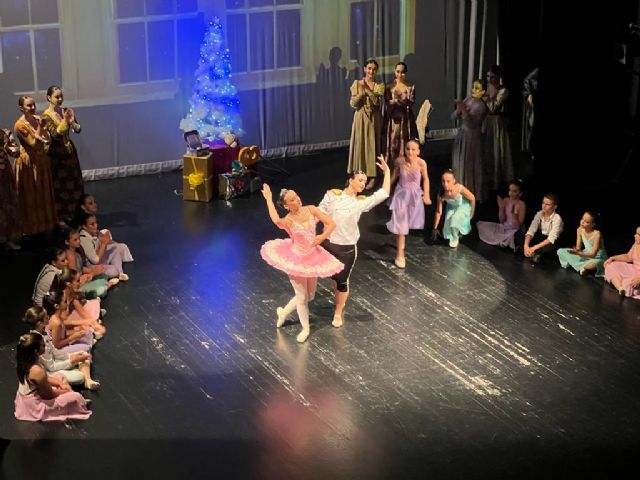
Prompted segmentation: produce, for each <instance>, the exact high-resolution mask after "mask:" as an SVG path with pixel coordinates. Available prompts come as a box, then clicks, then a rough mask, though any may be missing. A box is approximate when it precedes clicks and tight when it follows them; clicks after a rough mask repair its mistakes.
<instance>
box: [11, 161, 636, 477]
mask: <svg viewBox="0 0 640 480" xmlns="http://www.w3.org/2000/svg"><path fill="white" fill-rule="evenodd" d="M319 159H321V160H322V161H319ZM296 162H297V163H293V162H290V163H288V162H285V164H284V165H285V167H287V168H288V169H289V170H290V173H291V175H290V177H289V178H288V179H287V180H286V181H285V182H284V183H283V182H279V183H278V182H276V184H275V185H274V187H276V188H280V186H282V185H285V184H286V186H287V187H290V188H294V189H296V190H297V191H298V193H299V194H300V195H301V197H302V199H303V201H304V202H308V203H318V202H319V201H320V199H321V198H322V195H323V193H324V191H325V190H326V189H328V188H333V187H340V186H341V185H342V184H343V182H344V177H345V175H344V174H343V170H344V164H345V163H346V156H345V154H344V153H343V152H338V154H335V155H326V156H325V157H320V156H312V157H308V158H303V159H299V160H297V161H296ZM435 168H436V170H437V165H436V167H435ZM434 173H436V174H435V175H434ZM431 181H432V185H433V187H432V189H433V190H434V191H435V188H436V185H437V183H438V177H437V172H434V171H432V172H431ZM180 183H181V172H173V173H169V174H162V175H155V176H141V177H132V178H126V179H118V180H109V181H101V182H94V183H89V184H87V190H88V191H89V192H90V193H92V194H94V195H95V196H96V199H97V202H98V205H99V209H100V210H99V212H100V213H99V217H98V218H99V222H100V224H101V226H103V227H108V228H110V229H111V230H112V231H113V233H114V237H115V238H116V240H121V241H125V242H126V243H128V244H129V246H130V247H131V250H132V252H133V255H134V257H135V262H134V263H133V264H128V265H127V266H126V267H125V270H126V271H127V273H129V275H130V277H131V280H130V281H129V282H127V283H126V284H125V283H121V284H120V285H118V286H117V287H115V288H114V289H113V291H112V292H111V293H110V294H109V296H108V298H107V299H105V301H104V306H105V307H106V308H107V309H108V311H109V313H108V315H107V317H106V319H105V323H106V325H107V327H108V332H107V335H106V336H105V339H104V340H102V341H101V342H100V343H99V344H98V345H97V347H96V349H95V364H94V372H95V378H97V379H99V380H100V381H101V383H102V389H101V390H100V391H99V392H96V393H93V392H85V395H86V396H88V397H90V398H92V399H93V404H92V407H91V408H92V410H93V412H94V413H93V416H92V417H91V419H90V420H88V421H84V422H79V421H69V422H66V423H59V422H54V423H51V424H31V423H25V422H18V421H16V420H15V419H14V418H13V398H14V395H15V390H16V384H17V382H16V377H15V369H14V366H13V365H14V363H13V362H14V355H15V353H14V352H15V351H14V345H15V342H16V340H17V337H18V335H19V334H20V333H22V332H23V331H24V328H23V326H22V325H21V324H20V322H19V318H20V315H21V313H22V311H23V310H24V309H25V307H26V306H28V304H29V297H30V294H31V290H32V286H33V281H34V279H35V277H36V275H37V272H38V270H39V269H40V267H41V265H42V257H41V255H39V254H37V253H34V252H33V251H31V252H29V251H27V252H24V253H21V254H19V255H13V254H12V255H8V254H4V255H3V256H2V257H1V258H2V262H3V264H4V265H3V273H4V274H3V275H2V277H3V278H2V280H1V283H0V287H1V289H2V294H1V297H0V298H1V299H2V306H3V320H2V324H1V325H0V340H1V341H0V359H1V361H2V363H3V365H4V368H2V370H1V371H0V398H2V401H1V402H0V406H1V407H0V437H1V438H3V439H6V441H5V442H4V445H3V446H0V450H1V449H2V448H3V447H4V448H5V451H4V456H3V462H2V469H3V474H4V476H5V478H16V479H18V478H21V479H26V478H34V477H33V475H39V478H63V477H64V478H72V477H71V476H70V475H73V474H77V473H83V474H84V475H87V476H88V477H89V478H92V479H95V478H138V479H140V478H154V477H155V478H174V477H176V476H178V477H181V478H185V479H188V478H230V477H231V476H232V475H233V476H234V477H236V478H248V477H250V478H274V479H275V478H278V479H282V478H305V479H306V478H418V477H423V478H488V477H494V478H551V477H564V478H571V477H572V476H573V475H577V474H579V473H580V474H582V475H583V476H585V475H586V476H590V474H594V475H601V477H602V478H604V477H608V478H612V474H613V476H615V474H616V473H618V472H621V471H622V469H623V468H624V467H626V466H631V465H635V460H636V452H637V449H638V446H639V444H640V442H639V434H640V409H639V408H638V406H639V400H640V388H639V387H640V369H639V368H638V365H640V302H637V301H633V300H629V299H627V300H620V299H619V298H618V296H617V295H616V292H615V291H614V290H613V289H612V288H611V287H609V286H606V285H603V282H602V280H600V279H595V278H593V277H591V278H581V277H580V276H579V275H577V274H576V273H575V272H570V271H565V270H562V269H560V268H559V266H558V265H556V264H553V265H552V264H544V265H538V266H533V265H532V264H530V263H529V262H527V261H525V260H524V259H522V258H518V257H514V255H513V254H511V253H508V252H505V251H502V250H500V249H496V248H491V247H488V246H486V245H483V244H480V243H479V242H478V241H477V239H476V238H475V236H473V235H471V236H469V237H468V238H465V239H463V241H462V243H461V245H460V247H459V248H458V249H457V250H452V249H450V248H449V247H448V246H447V245H446V244H436V245H433V244H430V243H429V242H425V241H424V239H423V236H422V232H416V234H415V235H411V236H410V237H409V238H408V242H407V268H406V269H405V270H400V269H398V268H396V267H395V266H394V265H393V258H394V255H395V247H394V238H393V236H392V235H390V234H388V233H387V231H386V228H385V226H384V223H385V222H386V221H387V219H388V210H387V209H386V207H385V206H380V207H378V208H377V209H376V210H375V211H373V212H372V213H369V214H365V215H364V216H363V218H362V222H361V231H362V238H361V241H360V244H359V255H358V261H357V263H356V267H355V269H354V272H353V275H352V277H351V294H350V297H349V301H348V304H347V309H346V315H345V325H344V327H343V328H340V329H335V328H333V327H332V326H331V323H330V321H331V317H332V295H331V293H330V285H329V282H328V281H320V283H319V290H318V295H317V296H316V300H315V301H314V302H313V303H312V305H311V336H310V338H309V340H308V342H307V343H305V344H303V345H299V344H297V343H296V339H295V337H296V335H297V333H298V331H299V324H298V323H294V322H288V323H287V324H285V326H284V327H283V328H281V329H276V328H275V319H276V316H275V310H276V307H277V306H281V305H283V304H284V303H286V301H288V300H289V298H290V297H291V296H292V288H291V286H290V284H289V282H288V281H287V279H286V277H285V276H284V275H283V274H281V273H280V272H278V271H276V270H274V269H273V268H271V267H269V266H268V265H267V264H266V263H265V262H264V261H262V259H261V258H260V254H259V250H260V246H261V244H262V243H263V242H265V241H266V240H268V239H271V238H275V237H279V236H280V237H281V236H283V232H280V231H278V230H277V229H276V228H275V227H274V226H273V224H272V223H271V222H270V220H269V218H268V216H267V211H266V207H265V205H264V200H263V198H262V196H261V194H259V193H255V194H253V195H252V196H250V197H245V198H238V199H234V200H232V201H230V202H224V201H222V200H215V201H213V202H211V203H197V202H183V200H182V199H181V197H179V196H177V195H176V194H175V193H174V189H176V188H178V189H179V188H180ZM572 228H573V227H572ZM625 238H626V236H625ZM631 241H632V238H631V235H629V238H628V241H625V244H626V245H629V244H630V243H631ZM627 248H628V246H627ZM615 253H617V252H615ZM292 318H296V316H295V314H294V315H292ZM632 462H633V463H632ZM56 472H60V474H57V473H56Z"/></svg>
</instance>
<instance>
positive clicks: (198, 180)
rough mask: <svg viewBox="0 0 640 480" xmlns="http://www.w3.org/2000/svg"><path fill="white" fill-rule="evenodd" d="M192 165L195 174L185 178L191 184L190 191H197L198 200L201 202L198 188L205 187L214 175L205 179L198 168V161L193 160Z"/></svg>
mask: <svg viewBox="0 0 640 480" xmlns="http://www.w3.org/2000/svg"><path fill="white" fill-rule="evenodd" d="M191 165H192V166H193V172H192V173H190V174H189V175H185V176H183V178H184V179H185V180H186V181H187V182H189V189H190V190H193V191H195V196H196V200H200V194H199V193H198V187H199V186H200V185H203V184H204V182H205V180H211V178H212V177H213V175H209V176H208V177H205V176H204V173H203V172H199V171H198V167H196V161H195V160H194V159H193V158H191Z"/></svg>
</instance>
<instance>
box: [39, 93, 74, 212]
mask: <svg viewBox="0 0 640 480" xmlns="http://www.w3.org/2000/svg"><path fill="white" fill-rule="evenodd" d="M47 100H48V101H49V108H47V109H46V110H45V111H44V112H43V114H42V115H43V116H47V117H48V118H49V120H50V121H49V123H48V124H47V130H48V131H49V134H50V136H51V145H50V147H49V157H50V158H51V175H52V177H53V192H54V194H55V199H56V209H57V212H58V216H59V217H60V218H61V219H67V220H68V219H71V218H73V215H74V214H75V211H76V208H77V207H78V204H79V203H80V201H81V200H82V196H83V194H84V184H83V183H82V170H80V162H79V161H78V153H77V151H76V147H75V145H74V144H73V142H72V141H71V138H69V133H70V131H72V130H73V131H74V132H75V133H80V130H81V127H80V124H79V123H78V122H77V121H76V117H75V114H74V112H73V110H71V109H70V108H63V107H62V102H63V101H64V97H63V94H62V89H61V88H60V87H58V86H56V85H52V86H51V87H49V89H48V90H47Z"/></svg>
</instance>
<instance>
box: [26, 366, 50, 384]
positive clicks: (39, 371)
mask: <svg viewBox="0 0 640 480" xmlns="http://www.w3.org/2000/svg"><path fill="white" fill-rule="evenodd" d="M46 377H47V373H46V372H45V371H44V369H43V368H42V367H41V366H40V365H32V366H31V368H30V369H29V380H33V381H34V382H41V381H42V380H44V379H45V378H46Z"/></svg>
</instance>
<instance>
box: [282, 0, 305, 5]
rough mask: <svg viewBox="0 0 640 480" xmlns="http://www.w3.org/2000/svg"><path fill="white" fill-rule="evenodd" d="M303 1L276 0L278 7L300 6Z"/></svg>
mask: <svg viewBox="0 0 640 480" xmlns="http://www.w3.org/2000/svg"><path fill="white" fill-rule="evenodd" d="M301 3H302V1H301V0H276V5H294V4H295V5H299V4H301Z"/></svg>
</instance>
